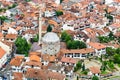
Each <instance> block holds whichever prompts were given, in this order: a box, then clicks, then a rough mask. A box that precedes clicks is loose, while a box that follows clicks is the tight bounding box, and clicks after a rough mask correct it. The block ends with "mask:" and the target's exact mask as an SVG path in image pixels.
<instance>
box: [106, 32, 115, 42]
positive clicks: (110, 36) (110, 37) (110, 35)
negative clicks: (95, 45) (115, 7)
mask: <svg viewBox="0 0 120 80" xmlns="http://www.w3.org/2000/svg"><path fill="white" fill-rule="evenodd" d="M108 36H109V39H110V40H114V38H115V36H114V35H113V32H110V33H109V35H108Z"/></svg>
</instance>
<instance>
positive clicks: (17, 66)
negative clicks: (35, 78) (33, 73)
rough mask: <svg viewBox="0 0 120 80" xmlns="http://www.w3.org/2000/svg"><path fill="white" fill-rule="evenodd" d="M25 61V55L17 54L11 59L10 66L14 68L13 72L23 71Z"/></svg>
mask: <svg viewBox="0 0 120 80" xmlns="http://www.w3.org/2000/svg"><path fill="white" fill-rule="evenodd" d="M23 63H24V56H15V57H14V58H13V59H12V60H11V61H10V66H11V68H12V71H13V72H22V71H23V69H22V66H23Z"/></svg>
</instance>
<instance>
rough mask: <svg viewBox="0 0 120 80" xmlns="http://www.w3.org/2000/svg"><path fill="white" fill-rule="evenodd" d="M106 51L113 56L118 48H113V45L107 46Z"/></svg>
mask: <svg viewBox="0 0 120 80" xmlns="http://www.w3.org/2000/svg"><path fill="white" fill-rule="evenodd" d="M106 53H107V54H108V55H109V56H112V55H114V54H115V53H116V50H115V49H113V48H111V47H107V48H106Z"/></svg>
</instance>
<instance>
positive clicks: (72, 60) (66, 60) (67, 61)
mask: <svg viewBox="0 0 120 80" xmlns="http://www.w3.org/2000/svg"><path fill="white" fill-rule="evenodd" d="M61 62H65V63H73V64H76V63H77V60H76V59H74V58H70V57H62V59H61Z"/></svg>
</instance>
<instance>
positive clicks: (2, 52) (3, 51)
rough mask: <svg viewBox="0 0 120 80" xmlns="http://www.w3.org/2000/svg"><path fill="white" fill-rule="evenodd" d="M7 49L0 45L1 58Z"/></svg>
mask: <svg viewBox="0 0 120 80" xmlns="http://www.w3.org/2000/svg"><path fill="white" fill-rule="evenodd" d="M5 53H6V52H5V50H4V49H3V48H1V47H0V59H1V58H2V57H3V56H4V55H5Z"/></svg>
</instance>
